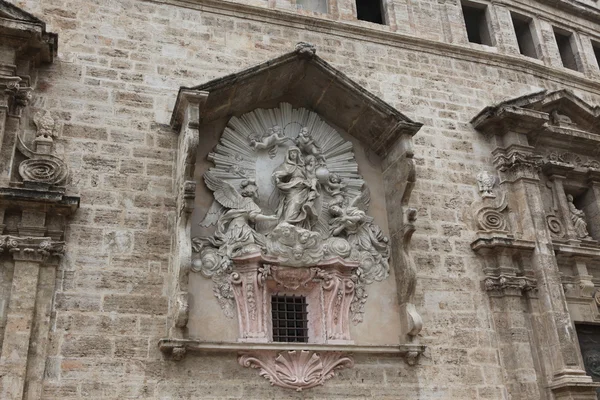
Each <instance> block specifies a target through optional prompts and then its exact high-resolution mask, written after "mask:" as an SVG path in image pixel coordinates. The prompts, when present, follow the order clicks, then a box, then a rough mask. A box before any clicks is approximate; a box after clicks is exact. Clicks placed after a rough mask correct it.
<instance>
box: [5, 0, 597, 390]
mask: <svg viewBox="0 0 600 400" xmlns="http://www.w3.org/2000/svg"><path fill="white" fill-rule="evenodd" d="M12 2H13V3H14V4H16V5H18V6H20V7H23V8H24V9H25V10H27V11H29V12H31V13H33V14H35V15H36V16H38V17H40V18H42V19H44V20H45V21H46V22H47V24H48V30H49V31H53V32H56V33H58V34H59V57H58V59H57V60H56V61H55V62H54V64H53V65H51V66H47V67H43V68H41V70H40V72H39V77H38V80H37V89H36V91H35V94H34V99H33V103H32V105H33V107H36V108H46V109H48V110H50V111H51V112H52V114H53V115H54V116H55V117H57V118H58V119H59V120H60V122H61V124H62V129H61V132H60V138H59V141H58V142H59V144H60V145H62V146H63V148H62V149H59V150H61V151H63V152H64V154H65V155H66V157H65V159H66V161H67V163H68V164H69V166H70V168H71V170H72V172H73V173H72V181H71V183H70V186H69V189H70V191H71V192H72V193H76V194H80V195H81V208H80V209H79V210H78V212H77V213H76V216H75V218H74V220H73V221H72V222H71V224H70V228H69V231H68V235H67V245H68V251H67V257H66V258H65V259H64V260H63V262H62V264H61V266H60V269H59V271H58V280H57V283H56V295H55V301H54V312H53V325H52V329H51V346H50V347H49V348H50V354H49V357H48V360H47V364H46V372H45V373H46V375H45V383H44V391H43V398H45V399H71V398H73V399H75V398H87V399H92V398H115V399H116V398H119V399H123V398H139V399H142V398H148V399H179V398H189V399H191V398H194V399H196V398H211V399H217V398H219V399H221V398H223V399H225V398H227V399H237V398H244V399H267V398H298V399H300V398H306V399H309V398H311V399H312V398H322V399H334V398H339V399H342V398H343V399H350V398H357V399H358V398H378V399H397V398H411V399H475V398H481V399H502V398H506V397H505V396H506V392H505V382H504V377H503V376H504V374H503V370H502V366H501V365H500V361H499V359H498V356H497V352H498V350H497V349H498V343H499V340H501V339H502V337H501V335H511V334H513V333H514V330H511V329H497V327H495V326H493V322H492V321H493V319H492V313H491V311H490V304H489V299H488V297H487V295H486V293H485V292H484V291H483V290H482V289H481V285H480V281H481V278H482V276H483V275H482V273H481V262H480V260H478V259H477V257H476V256H475V255H474V253H473V252H472V251H471V249H470V247H469V243H470V242H471V241H472V239H473V233H472V231H471V229H470V226H469V225H468V221H467V214H468V206H469V205H470V203H471V202H473V200H474V199H475V198H476V181H475V175H476V174H477V173H478V172H479V171H480V170H482V169H486V168H487V169H490V170H491V169H492V167H491V162H490V160H489V154H490V153H489V149H490V148H489V145H488V143H487V142H486V139H485V138H484V137H482V135H481V134H479V133H477V132H475V130H474V129H473V128H472V127H471V126H470V124H469V120H470V119H471V118H472V117H473V116H474V115H476V114H477V113H478V112H479V111H480V110H481V109H482V108H483V107H485V106H488V105H490V104H492V103H495V102H498V101H500V100H503V99H507V98H512V97H516V96H519V95H522V94H526V93H530V92H533V91H536V90H539V89H542V88H548V89H559V88H564V87H567V88H571V89H574V90H575V91H576V93H577V94H578V95H580V96H581V97H582V98H583V99H585V100H586V101H588V102H590V103H592V104H599V103H600V98H599V97H598V94H600V85H598V83H597V82H596V81H593V80H590V79H587V78H585V77H584V75H583V74H582V73H578V72H571V71H568V70H565V69H562V68H553V67H552V68H548V67H545V66H544V65H543V62H545V63H546V64H547V65H558V64H557V58H556V57H558V55H557V53H556V51H553V50H552V49H553V48H552V40H553V38H552V37H550V36H549V35H548V34H547V33H548V29H547V27H546V28H544V29H542V30H543V32H545V33H544V35H545V36H544V40H545V41H543V43H542V44H541V46H542V48H543V49H545V50H544V57H543V62H540V61H535V60H529V59H526V58H524V57H521V56H514V43H513V47H512V49H513V52H512V54H513V56H510V55H506V56H504V55H497V53H506V54H511V52H510V51H508V50H506V51H504V50H502V47H501V46H500V45H499V49H498V51H495V50H489V49H488V50H489V51H487V52H486V51H485V49H484V48H483V47H481V46H475V45H469V44H464V46H462V47H460V46H455V47H452V46H448V45H438V44H436V43H434V42H427V41H422V40H416V39H412V38H410V37H408V36H396V35H394V34H392V33H387V32H386V28H379V27H372V28H373V29H371V27H369V26H368V24H365V23H360V24H355V25H353V24H350V23H344V24H342V23H324V22H322V23H314V24H313V23H311V19H310V17H307V18H305V19H298V18H296V17H292V16H291V15H290V16H289V17H288V16H286V15H285V14H283V16H282V14H279V13H278V12H277V11H272V10H271V11H269V12H265V13H264V14H262V15H261V14H260V13H251V14H245V13H244V12H243V9H240V10H238V11H235V12H234V11H233V10H232V9H230V8H229V9H228V8H227V7H225V8H215V7H214V4H213V3H212V2H209V3H210V4H209V5H208V6H206V7H204V9H203V10H202V8H203V7H202V6H201V3H202V2H201V1H198V2H197V3H194V2H193V1H190V2H188V3H186V4H187V5H189V6H190V8H184V7H181V6H180V5H173V4H166V2H148V1H141V0H119V1H116V0H26V1H25V0H23V1H16V0H15V1H12ZM253 3H260V2H257V1H254V2H253ZM534 6H535V5H534V4H526V5H523V6H522V7H524V8H526V9H529V10H531V9H532V7H534ZM443 9H447V10H446V11H443ZM394 10H395V15H394V19H395V21H396V23H397V25H398V31H399V32H405V33H408V34H411V35H416V36H421V37H424V38H427V39H434V40H445V41H447V42H455V43H464V41H465V40H464V39H457V37H459V36H460V35H463V33H460V32H462V31H460V20H459V19H457V17H456V15H457V14H456V5H451V4H443V2H427V1H419V2H416V1H415V2H411V3H410V4H408V3H404V2H400V1H397V2H394ZM502 12H506V9H505V8H504V7H500V6H499V7H498V13H499V14H500V13H502ZM234 14H235V15H234ZM458 17H460V14H458ZM288 18H289V21H287V19H288ZM446 18H447V21H448V24H446V25H444V24H442V23H441V22H440V21H441V20H443V19H446ZM553 18H554V17H553ZM561 18H562V17H561ZM565 18H566V16H565ZM564 23H573V24H576V26H578V27H581V29H582V30H584V31H585V30H586V29H587V30H588V31H589V32H593V31H594V30H595V31H596V32H598V27H597V26H594V25H593V24H592V23H590V22H589V21H585V20H575V19H573V21H564ZM539 24H540V25H542V28H543V26H544V24H545V25H548V23H547V22H545V21H543V22H539ZM444 27H446V28H447V29H445V30H444V29H443V28H444ZM496 28H497V29H496V31H497V32H500V34H499V36H498V37H500V38H502V35H508V33H506V32H508V29H509V28H510V20H506V18H504V19H502V18H499V19H498V21H497V23H496ZM453 32H455V33H456V32H459V33H460V35H458V34H454V35H453V34H452V33H453ZM502 32H504V33H502ZM508 36H509V38H510V35H508ZM583 37H584V39H583V41H585V40H587V41H588V42H589V38H587V36H585V35H583ZM586 38H587V39H586ZM511 40H512V39H511ZM298 41H306V42H311V43H313V44H315V45H316V46H317V47H318V54H319V55H320V56H321V57H323V58H324V59H325V60H327V61H328V62H330V63H332V64H333V65H334V66H335V67H336V68H339V69H340V70H341V71H343V72H344V73H346V74H347V75H349V76H350V77H351V78H352V79H354V80H356V81H357V82H358V83H360V84H361V85H364V87H365V88H367V89H368V90H370V91H371V92H373V93H374V94H375V95H377V96H380V97H381V98H383V99H384V100H385V101H387V102H389V103H390V104H391V105H392V106H394V107H395V108H397V109H398V110H400V111H401V112H403V113H405V114H406V115H407V116H409V117H410V118H412V119H413V120H416V121H419V122H422V123H423V124H424V126H423V128H422V129H421V130H420V131H419V133H418V134H417V136H416V137H415V138H414V142H415V153H416V154H415V158H416V160H417V164H418V169H417V180H418V182H417V186H416V188H415V191H414V192H413V196H412V199H411V203H412V204H413V205H414V206H415V207H417V208H418V209H419V216H418V221H417V232H416V233H415V236H414V239H413V248H414V249H413V253H412V254H413V256H414V259H415V262H416V265H417V268H418V276H419V278H418V279H419V280H418V287H417V301H416V304H417V308H418V310H419V312H420V313H421V315H422V316H423V318H424V329H423V331H422V332H421V336H422V337H421V342H422V343H423V344H426V345H427V346H428V350H427V352H426V353H425V355H424V357H422V358H421V360H420V363H419V365H417V366H415V367H409V366H407V365H406V364H404V362H403V361H401V360H400V359H396V358H394V357H375V356H372V357H371V356H369V357H366V356H360V357H357V358H356V361H357V365H356V366H355V367H354V368H353V369H348V370H343V371H340V372H339V377H338V378H336V379H333V380H331V381H329V382H328V383H327V384H326V385H325V386H324V387H322V388H317V389H312V390H310V391H307V392H305V393H294V392H290V391H284V390H282V389H279V388H272V387H270V386H269V385H268V383H267V382H266V381H264V380H263V379H262V378H260V377H258V374H257V372H256V371H254V370H251V369H247V368H242V367H240V366H238V364H237V361H236V357H235V356H234V355H233V354H229V355H218V356H217V355H209V354H199V355H194V354H192V355H188V356H187V357H186V359H185V360H183V361H181V362H179V363H177V362H174V361H166V360H164V359H163V356H162V354H161V353H160V352H159V350H158V348H157V342H158V339H159V338H161V337H164V336H165V335H166V330H167V317H166V314H167V309H168V304H167V295H166V291H167V280H168V274H169V270H170V264H171V263H172V260H171V259H170V250H171V246H172V236H173V223H174V219H175V208H174V189H173V168H174V159H175V144H176V135H175V133H174V132H173V131H172V130H171V129H170V128H169V127H168V126H167V124H168V121H169V118H170V113H171V111H172V108H173V103H174V100H175V97H176V94H177V90H178V88H179V87H180V86H191V85H195V84H199V83H202V82H205V81H207V80H210V79H213V78H216V77H219V76H222V75H224V74H227V73H232V72H234V71H236V70H239V69H242V68H244V67H247V66H250V65H252V64H255V63H258V62H261V61H264V60H267V59H270V58H273V57H275V56H277V55H279V54H282V53H284V52H287V51H289V50H291V49H293V46H294V44H295V43H296V42H298ZM586 43H587V42H586ZM554 46H555V44H554ZM586 46H587V44H586V45H584V47H583V48H584V49H585V50H586V51H587V53H586V56H585V57H586V58H584V65H586V70H585V71H584V73H585V74H586V75H587V76H588V77H593V76H598V71H597V67H596V66H595V65H593V63H592V62H591V61H592V59H591V56H592V54H591V53H590V51H591V48H590V47H589V46H588V47H586ZM505 48H510V46H505ZM501 50H502V51H501ZM515 307H516V308H519V307H520V305H519V304H517V305H515ZM511 323H516V324H519V323H521V324H522V326H515V329H517V330H523V329H525V326H524V325H525V324H526V321H521V322H518V321H517V322H515V321H512V322H511ZM373 329H385V327H379V326H375V327H373ZM528 349H529V348H528V347H524V348H523V352H524V353H526V352H527V351H528ZM523 357H524V358H527V357H531V356H530V355H528V354H523ZM528 373H529V374H530V375H527V374H528ZM524 374H525V375H524V377H523V380H524V381H527V380H528V377H531V371H524ZM533 385H535V383H533Z"/></svg>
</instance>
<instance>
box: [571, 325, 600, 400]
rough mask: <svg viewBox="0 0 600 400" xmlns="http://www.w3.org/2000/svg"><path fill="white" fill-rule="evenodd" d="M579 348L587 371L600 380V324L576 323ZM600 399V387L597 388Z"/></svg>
mask: <svg viewBox="0 0 600 400" xmlns="http://www.w3.org/2000/svg"><path fill="white" fill-rule="evenodd" d="M575 331H576V332H577V339H578V340H579V348H580V349H581V357H582V358H583V365H584V367H585V372H587V374H588V375H590V376H591V377H592V380H593V381H594V382H600V326H599V325H592V324H575ZM596 393H597V396H598V398H599V399H600V388H599V389H597V390H596Z"/></svg>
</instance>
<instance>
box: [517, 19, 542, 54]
mask: <svg viewBox="0 0 600 400" xmlns="http://www.w3.org/2000/svg"><path fill="white" fill-rule="evenodd" d="M510 16H511V18H512V23H513V26H514V28H515V34H516V36H517V42H518V43H519V51H520V52H521V54H523V55H524V56H527V57H531V58H538V54H537V51H536V49H535V42H534V40H533V32H534V27H533V20H532V19H531V18H529V17H525V16H523V15H519V14H515V13H513V12H511V13H510Z"/></svg>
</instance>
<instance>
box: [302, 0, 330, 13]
mask: <svg viewBox="0 0 600 400" xmlns="http://www.w3.org/2000/svg"><path fill="white" fill-rule="evenodd" d="M296 7H297V8H298V9H300V10H306V11H314V12H318V13H323V14H326V13H327V12H328V11H329V5H328V4H327V0H296Z"/></svg>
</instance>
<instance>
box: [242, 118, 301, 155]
mask: <svg viewBox="0 0 600 400" xmlns="http://www.w3.org/2000/svg"><path fill="white" fill-rule="evenodd" d="M249 139H250V146H252V147H254V148H255V149H257V150H267V151H268V153H269V157H271V158H274V157H275V155H276V154H277V147H279V146H280V145H282V144H283V143H285V142H287V141H288V140H292V139H290V138H288V137H285V135H284V134H283V130H282V129H281V127H280V126H279V125H275V126H273V127H272V128H271V129H269V130H268V131H267V133H264V134H263V135H261V136H257V135H251V136H250V137H249Z"/></svg>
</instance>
